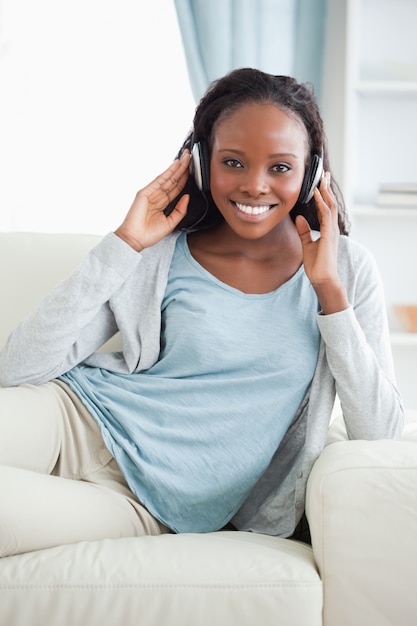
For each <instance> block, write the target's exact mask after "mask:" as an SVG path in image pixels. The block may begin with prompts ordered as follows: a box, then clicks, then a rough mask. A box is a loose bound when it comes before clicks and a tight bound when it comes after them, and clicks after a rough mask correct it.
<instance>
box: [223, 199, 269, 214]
mask: <svg viewBox="0 0 417 626" xmlns="http://www.w3.org/2000/svg"><path fill="white" fill-rule="evenodd" d="M232 204H234V205H235V206H236V208H237V209H238V211H241V212H242V213H245V215H255V216H257V215H265V213H267V212H268V211H270V210H271V209H272V208H273V207H274V206H276V205H275V204H243V203H241V202H233V201H232Z"/></svg>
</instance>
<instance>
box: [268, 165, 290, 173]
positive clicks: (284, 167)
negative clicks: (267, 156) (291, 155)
mask: <svg viewBox="0 0 417 626" xmlns="http://www.w3.org/2000/svg"><path fill="white" fill-rule="evenodd" d="M290 169H291V168H290V166H289V165H287V164H286V163H277V164H276V165H273V166H272V167H271V170H272V171H273V172H277V173H278V174H284V173H285V172H289V171H290Z"/></svg>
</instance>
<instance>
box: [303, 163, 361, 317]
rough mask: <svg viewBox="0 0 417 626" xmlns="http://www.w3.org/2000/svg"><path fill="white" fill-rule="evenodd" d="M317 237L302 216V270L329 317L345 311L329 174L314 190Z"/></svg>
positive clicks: (337, 236) (334, 207)
mask: <svg viewBox="0 0 417 626" xmlns="http://www.w3.org/2000/svg"><path fill="white" fill-rule="evenodd" d="M314 199H315V202H316V207H317V216H318V220H319V223H320V237H319V238H318V239H314V238H313V235H312V232H311V228H310V226H309V224H308V222H307V220H306V219H305V217H303V216H302V215H298V216H297V217H296V220H295V225H296V228H297V232H298V235H299V237H300V240H301V244H302V246H303V263H304V270H305V273H306V274H307V277H308V279H309V280H310V282H311V284H312V286H313V288H314V290H315V292H316V294H317V297H318V299H319V302H320V305H321V309H322V313H323V314H325V315H326V314H330V313H336V312H338V311H343V310H344V309H346V308H348V306H349V302H348V299H347V295H346V291H345V289H344V287H343V285H342V283H341V281H340V278H339V274H338V270H337V251H338V246H339V237H340V231H339V224H338V212H337V202H336V198H335V196H334V194H333V191H332V189H331V187H330V172H326V173H325V174H324V176H323V178H322V181H321V183H320V187H319V188H316V189H315V190H314Z"/></svg>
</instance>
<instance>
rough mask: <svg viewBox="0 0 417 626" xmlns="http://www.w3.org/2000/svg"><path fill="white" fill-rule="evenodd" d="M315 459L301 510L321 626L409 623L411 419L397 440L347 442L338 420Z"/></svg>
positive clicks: (415, 455) (413, 549) (414, 437)
mask: <svg viewBox="0 0 417 626" xmlns="http://www.w3.org/2000/svg"><path fill="white" fill-rule="evenodd" d="M329 441H330V442H331V443H329V445H328V446H327V447H326V448H325V449H324V451H323V453H322V455H321V456H320V458H319V459H318V460H317V462H316V463H315V465H314V467H313V470H312V472H311V475H310V478H309V482H308V487H307V502H306V513H307V518H308V521H309V524H310V531H311V538H312V545H313V551H314V556H315V559H316V564H317V567H318V569H319V572H320V575H321V578H322V581H323V587H324V617H323V620H324V621H323V623H324V626H334V625H335V624H337V626H398V625H399V624H401V626H414V625H415V624H416V619H417V596H416V590H417V567H416V561H417V416H416V413H415V412H414V413H410V414H409V415H408V419H407V423H406V431H405V435H404V438H403V440H401V441H386V440H384V441H346V440H343V427H342V426H341V422H340V420H337V421H336V423H335V424H334V425H333V427H332V430H331V433H330V438H329Z"/></svg>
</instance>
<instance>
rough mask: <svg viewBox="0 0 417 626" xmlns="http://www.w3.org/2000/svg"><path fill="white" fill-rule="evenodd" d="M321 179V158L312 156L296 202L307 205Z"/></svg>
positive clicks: (316, 155) (315, 155)
mask: <svg viewBox="0 0 417 626" xmlns="http://www.w3.org/2000/svg"><path fill="white" fill-rule="evenodd" d="M322 177H323V157H322V156H319V155H318V154H313V155H312V157H311V159H310V163H309V164H308V167H307V169H306V171H305V174H304V179H303V184H302V185H301V191H300V195H299V196H298V202H301V203H302V204H307V203H308V202H310V200H311V198H312V197H313V193H314V189H315V188H316V187H317V186H318V184H319V183H320V181H321V179H322Z"/></svg>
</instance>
